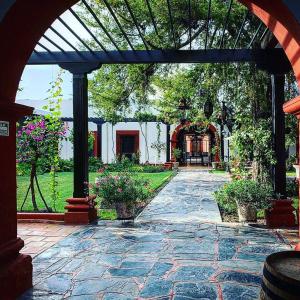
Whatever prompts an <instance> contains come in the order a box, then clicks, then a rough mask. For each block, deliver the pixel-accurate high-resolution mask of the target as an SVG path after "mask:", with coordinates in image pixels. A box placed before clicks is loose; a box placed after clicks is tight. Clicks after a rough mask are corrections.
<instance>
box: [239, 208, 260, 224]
mask: <svg viewBox="0 0 300 300" xmlns="http://www.w3.org/2000/svg"><path fill="white" fill-rule="evenodd" d="M237 207H238V215H239V221H240V222H256V221H257V216H256V214H257V210H256V208H255V207H253V206H252V205H240V204H238V205H237Z"/></svg>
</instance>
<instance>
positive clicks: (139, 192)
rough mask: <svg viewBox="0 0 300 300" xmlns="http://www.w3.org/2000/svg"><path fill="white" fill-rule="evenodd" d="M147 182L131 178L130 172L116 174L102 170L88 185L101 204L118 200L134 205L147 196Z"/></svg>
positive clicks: (105, 204)
mask: <svg viewBox="0 0 300 300" xmlns="http://www.w3.org/2000/svg"><path fill="white" fill-rule="evenodd" d="M148 186H149V182H148V181H147V180H143V179H137V178H133V177H132V175H131V174H129V173H126V172H122V173H118V174H117V175H112V174H109V173H108V172H107V171H104V172H103V173H102V174H100V176H99V177H98V178H97V179H96V183H95V184H90V185H89V187H90V189H92V191H93V193H95V194H96V195H98V196H99V197H100V199H101V204H102V205H104V206H111V205H114V204H115V203H118V202H125V203H126V204H127V205H132V206H135V205H136V204H137V203H138V202H139V201H142V200H144V199H146V198H147V197H149V195H150V190H149V189H148Z"/></svg>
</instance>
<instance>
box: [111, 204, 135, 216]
mask: <svg viewBox="0 0 300 300" xmlns="http://www.w3.org/2000/svg"><path fill="white" fill-rule="evenodd" d="M115 207H116V211H117V215H118V219H120V220H127V219H133V218H134V207H133V206H132V205H130V206H129V205H128V204H127V203H126V202H117V203H116V204H115Z"/></svg>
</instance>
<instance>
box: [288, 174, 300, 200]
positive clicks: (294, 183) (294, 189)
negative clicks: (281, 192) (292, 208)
mask: <svg viewBox="0 0 300 300" xmlns="http://www.w3.org/2000/svg"><path fill="white" fill-rule="evenodd" d="M298 194H299V183H298V180H297V178H287V180H286V195H287V196H288V197H295V196H298Z"/></svg>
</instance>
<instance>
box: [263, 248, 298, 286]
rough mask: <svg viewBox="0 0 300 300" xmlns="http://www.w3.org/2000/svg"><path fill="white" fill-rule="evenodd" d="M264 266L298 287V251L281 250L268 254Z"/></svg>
mask: <svg viewBox="0 0 300 300" xmlns="http://www.w3.org/2000/svg"><path fill="white" fill-rule="evenodd" d="M265 267H266V268H267V269H269V271H270V272H271V273H273V275H276V276H278V277H279V278H281V279H282V280H285V281H286V282H289V283H292V284H295V285H298V286H299V287H300V252H299V251H283V252H277V253H273V254H271V255H269V256H268V257H267V258H266V262H265Z"/></svg>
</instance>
